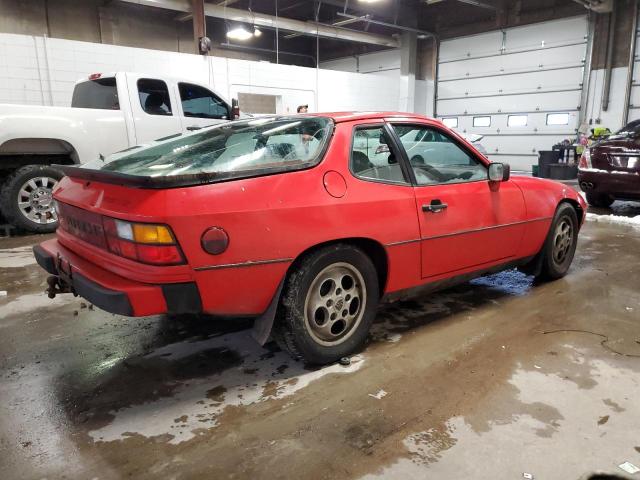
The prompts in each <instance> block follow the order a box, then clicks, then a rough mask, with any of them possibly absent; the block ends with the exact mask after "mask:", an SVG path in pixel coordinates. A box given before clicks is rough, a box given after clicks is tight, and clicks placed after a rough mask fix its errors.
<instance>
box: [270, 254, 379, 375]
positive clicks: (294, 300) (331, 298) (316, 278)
mask: <svg viewBox="0 0 640 480" xmlns="http://www.w3.org/2000/svg"><path fill="white" fill-rule="evenodd" d="M378 290H379V287H378V276H377V273H376V269H375V267H374V265H373V263H372V262H371V259H370V258H369V257H368V256H367V255H366V254H365V253H364V252H363V251H362V250H360V249H358V248H356V247H353V246H350V245H331V246H328V247H325V248H322V249H320V250H318V251H316V252H314V253H312V254H311V255H309V256H307V257H306V258H304V259H303V260H302V261H301V262H300V263H299V265H297V268H295V270H293V271H292V272H291V273H290V274H289V276H288V278H287V281H286V283H285V287H284V290H283V296H282V300H281V305H280V309H279V312H278V318H277V319H276V323H275V325H274V330H273V333H274V337H275V339H276V342H277V343H278V345H279V346H280V348H282V349H283V350H284V351H286V352H287V353H289V354H290V355H291V356H292V357H293V358H295V359H303V360H305V361H306V362H307V363H310V364H326V363H331V362H334V361H336V360H338V359H340V358H341V357H344V356H347V355H350V354H352V353H353V352H355V351H357V350H358V349H359V348H360V347H362V345H363V344H364V342H365V340H366V339H367V334H368V333H369V329H370V327H371V323H372V322H373V319H374V317H375V315H376V309H377V306H378V298H379V295H378Z"/></svg>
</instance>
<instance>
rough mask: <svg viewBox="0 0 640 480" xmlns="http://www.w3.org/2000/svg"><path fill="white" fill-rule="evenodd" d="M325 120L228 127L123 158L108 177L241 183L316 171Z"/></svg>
mask: <svg viewBox="0 0 640 480" xmlns="http://www.w3.org/2000/svg"><path fill="white" fill-rule="evenodd" d="M332 130H333V122H332V121H331V120H330V119H328V118H324V117H305V118H300V117H275V118H273V117H272V118H260V119H252V120H243V121H237V122H229V123H225V124H222V125H219V126H215V127H212V128H208V129H207V130H205V131H202V132H198V133H195V134H190V135H183V136H181V137H180V138H177V139H174V140H169V141H166V142H162V143H161V144H159V145H155V146H151V147H148V148H142V149H139V150H136V151H135V153H131V154H129V155H126V156H124V157H121V156H118V157H117V159H114V160H112V161H109V160H107V162H108V163H106V164H105V165H101V166H100V167H99V168H100V170H103V171H109V172H116V173H124V174H128V175H138V176H145V177H171V176H178V175H197V174H213V178H214V179H215V178H216V177H220V178H239V177H245V176H255V175H260V174H267V173H278V172H281V171H289V170H299V169H302V168H308V167H310V166H313V165H316V164H317V163H319V162H320V160H321V158H322V154H323V152H324V150H325V147H326V145H327V143H328V141H329V138H330V136H331V132H332Z"/></svg>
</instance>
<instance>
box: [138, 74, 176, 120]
mask: <svg viewBox="0 0 640 480" xmlns="http://www.w3.org/2000/svg"><path fill="white" fill-rule="evenodd" d="M138 97H139V98H140V106H142V109H143V110H144V111H145V112H146V113H148V114H149V115H172V113H171V100H170V99H169V89H168V88H167V84H166V83H164V82H163V81H162V80H155V79H152V78H141V79H140V80H138Z"/></svg>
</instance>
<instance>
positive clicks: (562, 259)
mask: <svg viewBox="0 0 640 480" xmlns="http://www.w3.org/2000/svg"><path fill="white" fill-rule="evenodd" d="M565 228H566V229H569V230H570V234H569V235H570V237H569V238H567V236H566V231H565ZM578 230H579V226H578V216H577V214H576V211H575V209H574V208H573V207H572V206H571V205H569V204H568V203H561V204H560V206H559V207H558V209H557V210H556V214H555V216H554V218H553V222H552V223H551V228H550V229H549V233H548V235H547V239H546V241H545V243H544V246H543V247H542V248H543V250H542V252H541V254H542V264H541V267H542V268H541V269H540V274H539V275H538V278H539V279H542V280H557V279H558V278H562V277H564V276H565V275H566V274H567V272H568V271H569V267H570V266H571V262H572V261H573V256H574V255H575V252H576V245H577V244H578Z"/></svg>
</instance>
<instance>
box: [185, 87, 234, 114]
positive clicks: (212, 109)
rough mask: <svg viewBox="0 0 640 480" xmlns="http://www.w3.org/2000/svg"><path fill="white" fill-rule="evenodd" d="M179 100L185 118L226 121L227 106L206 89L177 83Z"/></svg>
mask: <svg viewBox="0 0 640 480" xmlns="http://www.w3.org/2000/svg"><path fill="white" fill-rule="evenodd" d="M178 88H179V90H180V100H181V102H182V111H183V112H184V116H185V117H195V118H216V119H226V118H227V117H228V115H229V111H228V110H227V104H226V103H224V102H223V101H222V100H221V99H219V98H218V97H217V96H215V95H214V94H213V93H211V92H210V91H209V90H207V89H206V88H203V87H200V86H198V85H191V84H190V83H179V84H178Z"/></svg>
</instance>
